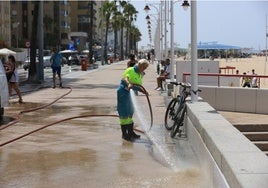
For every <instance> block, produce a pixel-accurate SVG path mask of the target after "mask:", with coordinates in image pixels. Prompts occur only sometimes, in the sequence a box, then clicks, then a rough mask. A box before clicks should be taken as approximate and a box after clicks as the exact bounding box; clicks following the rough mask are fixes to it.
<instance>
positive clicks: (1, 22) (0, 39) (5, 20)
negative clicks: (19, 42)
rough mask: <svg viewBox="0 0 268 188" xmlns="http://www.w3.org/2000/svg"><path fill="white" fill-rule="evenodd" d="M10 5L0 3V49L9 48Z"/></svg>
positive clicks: (4, 2) (3, 2) (7, 2)
mask: <svg viewBox="0 0 268 188" xmlns="http://www.w3.org/2000/svg"><path fill="white" fill-rule="evenodd" d="M10 21H11V20H10V3H9V1H0V48H3V47H10V46H11V36H10V32H11V28H10Z"/></svg>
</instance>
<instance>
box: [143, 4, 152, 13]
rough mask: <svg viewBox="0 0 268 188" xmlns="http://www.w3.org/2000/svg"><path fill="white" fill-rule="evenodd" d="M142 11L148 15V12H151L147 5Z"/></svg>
mask: <svg viewBox="0 0 268 188" xmlns="http://www.w3.org/2000/svg"><path fill="white" fill-rule="evenodd" d="M143 10H145V12H146V13H148V12H149V10H151V9H150V7H149V6H148V5H146V6H145V7H144V9H143Z"/></svg>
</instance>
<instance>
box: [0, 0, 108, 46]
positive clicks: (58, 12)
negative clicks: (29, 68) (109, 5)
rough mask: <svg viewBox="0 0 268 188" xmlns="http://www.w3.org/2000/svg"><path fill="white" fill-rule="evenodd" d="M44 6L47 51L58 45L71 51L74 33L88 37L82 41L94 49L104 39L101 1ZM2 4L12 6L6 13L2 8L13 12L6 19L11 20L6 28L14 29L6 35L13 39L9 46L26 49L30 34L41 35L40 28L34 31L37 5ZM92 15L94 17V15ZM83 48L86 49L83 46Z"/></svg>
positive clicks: (45, 2)
mask: <svg viewBox="0 0 268 188" xmlns="http://www.w3.org/2000/svg"><path fill="white" fill-rule="evenodd" d="M43 2H44V4H43V10H44V11H43V15H44V17H43V22H44V23H43V26H44V27H43V31H44V45H45V46H44V47H45V48H51V47H52V46H58V45H60V46H61V47H62V48H64V49H67V48H69V45H70V43H72V42H75V41H74V38H71V36H73V35H71V32H76V33H81V32H82V33H87V37H88V38H87V39H83V40H84V42H92V43H93V44H92V45H94V41H99V40H101V35H100V34H99V33H100V32H99V30H98V23H99V19H100V18H99V17H98V16H96V15H98V13H97V12H98V9H99V8H100V7H101V4H102V3H103V2H102V1H69V0H61V1H43ZM0 3H1V5H2V4H6V5H10V8H9V9H7V8H5V9H4V8H2V7H3V6H1V9H4V10H10V9H11V10H12V11H11V12H9V13H7V17H9V24H7V25H10V26H11V27H10V29H9V30H8V31H6V33H7V34H8V35H9V36H10V37H9V38H10V42H9V44H10V45H11V46H12V47H17V46H18V47H25V42H26V41H29V40H30V38H31V33H32V32H38V31H37V26H36V27H35V28H33V27H32V22H33V10H34V6H35V4H36V3H38V1H16V0H12V1H4V2H3V1H1V2H0ZM91 5H92V6H91ZM92 11H93V14H91V12H92ZM1 13H2V11H1ZM8 15H9V16H8ZM1 19H4V16H1V18H0V20H1ZM11 20H12V21H11ZM1 29H2V27H1ZM83 36H84V35H83ZM5 38H7V37H5ZM89 39H91V40H89ZM79 42H80V43H79V44H81V40H79ZM80 47H81V46H80ZM81 48H84V46H83V47H81Z"/></svg>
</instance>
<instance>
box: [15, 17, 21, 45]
mask: <svg viewBox="0 0 268 188" xmlns="http://www.w3.org/2000/svg"><path fill="white" fill-rule="evenodd" d="M19 25H20V22H17V23H16V29H17V36H16V39H17V48H18V47H19Z"/></svg>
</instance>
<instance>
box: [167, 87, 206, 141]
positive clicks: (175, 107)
mask: <svg viewBox="0 0 268 188" xmlns="http://www.w3.org/2000/svg"><path fill="white" fill-rule="evenodd" d="M170 83H171V84H174V85H176V86H178V85H179V86H181V87H182V88H183V89H182V90H181V93H180V95H177V97H176V98H173V99H172V100H171V101H170V102H169V104H168V107H167V110H166V114H165V127H166V129H167V130H171V132H170V136H171V138H174V137H175V135H176V134H177V133H179V137H181V136H182V132H183V129H182V128H183V125H184V117H185V114H186V109H187V108H186V98H187V97H188V96H189V95H191V91H192V92H193V93H194V94H196V93H197V92H201V90H200V89H198V90H197V91H193V90H191V84H190V83H183V82H180V83H177V82H170ZM185 132H186V131H185Z"/></svg>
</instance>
